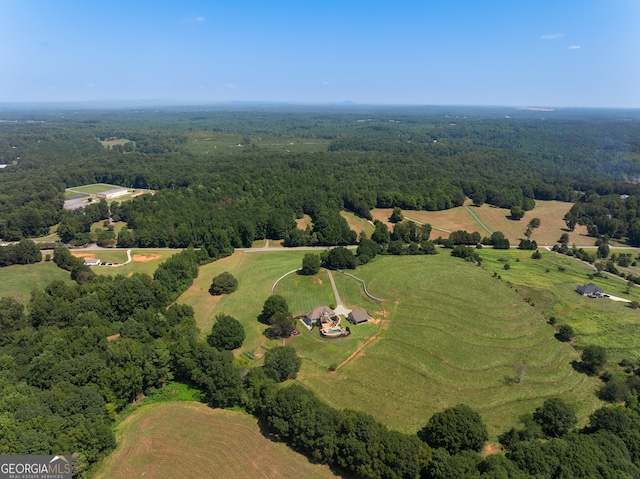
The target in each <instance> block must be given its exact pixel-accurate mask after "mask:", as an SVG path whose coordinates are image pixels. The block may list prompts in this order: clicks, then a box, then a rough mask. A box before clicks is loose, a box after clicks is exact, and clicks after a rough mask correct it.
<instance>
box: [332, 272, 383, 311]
mask: <svg viewBox="0 0 640 479" xmlns="http://www.w3.org/2000/svg"><path fill="white" fill-rule="evenodd" d="M336 271H339V272H341V273H342V274H344V275H345V276H349V277H350V278H353V279H355V280H356V281H360V282H361V283H362V287H363V288H364V294H366V295H367V296H368V297H369V298H371V299H373V300H374V301H377V302H378V303H382V300H381V299H380V298H376V297H375V296H373V295H372V294H370V293H369V291H367V284H366V283H365V282H364V280H363V279H360V278H358V277H357V276H354V275H352V274H349V273H345V272H344V271H342V270H341V269H337V270H336Z"/></svg>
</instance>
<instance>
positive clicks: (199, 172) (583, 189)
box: [0, 107, 640, 251]
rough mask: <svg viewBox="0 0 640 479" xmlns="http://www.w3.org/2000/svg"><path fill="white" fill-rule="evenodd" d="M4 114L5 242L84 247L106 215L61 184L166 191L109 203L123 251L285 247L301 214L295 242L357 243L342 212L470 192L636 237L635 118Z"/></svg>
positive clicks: (277, 111)
mask: <svg viewBox="0 0 640 479" xmlns="http://www.w3.org/2000/svg"><path fill="white" fill-rule="evenodd" d="M447 111H448V112H447ZM500 113H502V115H501V114H500ZM3 116H4V117H5V118H7V120H5V121H4V122H2V123H0V163H4V164H6V165H8V166H7V167H6V168H4V169H2V170H0V190H1V191H2V193H1V194H0V238H3V239H5V240H12V241H15V240H18V239H20V238H23V237H35V236H41V235H44V234H46V233H47V232H48V228H49V227H50V226H52V225H54V224H57V223H60V225H61V227H62V231H63V232H64V233H65V238H64V240H65V241H67V242H75V243H76V244H82V243H83V242H84V241H86V232H87V230H88V227H89V225H90V223H91V222H92V221H95V220H96V219H97V218H100V217H101V216H104V214H105V213H104V212H102V215H101V212H100V211H95V210H93V211H88V210H86V209H85V210H86V211H75V212H68V211H65V210H64V209H63V207H62V205H63V199H64V196H63V195H64V189H65V188H68V187H73V186H78V185H82V184H90V183H97V182H103V183H110V184H117V185H122V186H126V187H133V188H151V189H154V190H156V194H155V196H153V197H150V196H141V197H139V198H136V199H134V200H133V201H130V202H123V203H121V204H120V205H118V204H115V205H113V206H112V210H113V211H112V213H113V214H114V215H115V217H116V218H117V219H122V220H125V221H127V223H128V228H129V230H128V232H127V233H130V234H129V236H125V235H122V237H121V238H118V240H119V241H120V243H121V245H122V246H129V245H137V246H158V247H161V246H168V247H186V246H188V245H192V246H194V247H199V246H204V247H206V248H209V249H211V250H217V251H227V250H229V249H230V248H233V247H239V246H248V245H250V244H251V242H252V241H253V240H256V239H262V238H274V239H276V238H277V239H282V238H285V237H286V236H287V234H288V233H289V232H291V231H292V230H293V229H294V220H295V218H299V217H301V216H302V215H303V214H308V215H310V216H311V217H312V219H313V224H314V227H313V229H312V231H308V232H306V233H307V234H306V235H305V237H303V238H297V239H296V241H298V242H299V244H326V245H339V244H349V243H351V244H353V243H354V242H355V238H354V236H353V234H351V233H350V232H349V231H348V228H346V229H345V227H346V223H345V222H344V221H343V220H342V219H341V218H340V217H339V215H338V211H339V210H341V209H347V210H350V211H352V212H354V213H356V214H358V215H360V216H362V217H364V218H369V219H370V218H371V216H370V213H369V211H370V210H371V209H372V208H374V207H393V206H398V207H400V208H402V209H425V210H442V209H448V208H451V207H454V206H458V205H461V204H462V203H463V201H464V200H465V198H466V197H470V198H472V199H473V201H474V202H475V203H476V204H482V203H485V202H486V203H489V204H493V205H496V206H500V207H507V208H511V207H519V208H522V209H523V210H530V209H532V208H534V207H535V200H537V199H541V200H550V199H557V200H561V201H569V202H576V201H580V202H582V203H584V204H586V205H591V204H592V203H594V202H595V203H594V206H593V207H592V206H589V207H588V208H583V209H582V210H577V211H575V212H574V213H575V214H574V215H573V216H572V217H570V218H569V220H571V221H575V222H583V223H585V224H590V225H591V224H595V225H597V226H598V228H597V233H599V234H608V235H609V236H611V237H612V236H616V237H625V236H627V235H632V236H633V231H635V230H634V227H635V229H636V230H639V231H640V226H638V225H636V224H635V223H636V221H635V220H636V216H635V215H636V208H635V207H634V205H635V204H636V200H637V199H636V198H635V195H636V194H637V193H638V186H637V180H638V179H639V178H640V133H639V132H638V123H639V122H640V118H638V117H637V114H635V113H634V112H627V111H606V110H605V111H597V110H594V111H584V112H580V111H571V110H567V111H559V112H544V114H543V112H530V111H519V110H508V109H504V111H502V110H497V111H496V110H483V109H473V108H471V109H461V108H450V109H449V110H445V111H442V109H438V110H436V109H429V108H422V109H420V108H408V107H407V108H368V109H365V108H356V107H344V108H328V107H326V108H317V109H315V110H310V109H307V110H305V109H303V108H301V107H297V108H296V107H289V108H287V107H270V108H268V107H264V108H262V109H258V110H249V111H242V110H241V109H238V110H225V109H218V110H211V111H208V110H199V111H169V110H167V111H162V112H158V111H136V112H115V111H114V112H89V111H80V112H57V113H53V112H46V113H45V112H38V111H29V112H21V113H9V112H5V113H4V114H3ZM9 119H10V121H9ZM110 139H117V140H121V141H119V142H116V143H115V144H113V145H109V144H108V141H109V140H110ZM100 141H103V142H107V143H106V146H103V144H101V143H100ZM620 195H630V197H631V198H630V201H629V199H628V200H625V201H626V204H627V205H628V206H625V207H624V208H622V207H621V206H620V205H617V206H616V205H615V204H613V203H615V202H614V201H613V200H614V199H615V198H614V196H616V197H618V198H620ZM602 198H609V199H604V200H603V199H602ZM620 201H623V200H619V202H620ZM598 202H600V203H598ZM603 202H604V203H606V204H604V205H602V204H601V203H603ZM595 207H597V211H593V209H594V208H595ZM621 209H624V210H625V211H624V214H623V212H621V211H620V210H621ZM609 216H611V217H612V218H609ZM604 218H607V219H613V220H614V221H609V222H607V221H605V220H604ZM605 223H607V224H605ZM609 223H612V224H609ZM574 224H575V223H574ZM592 231H594V232H596V230H595V229H592ZM636 236H637V235H636ZM632 241H637V239H633V238H632Z"/></svg>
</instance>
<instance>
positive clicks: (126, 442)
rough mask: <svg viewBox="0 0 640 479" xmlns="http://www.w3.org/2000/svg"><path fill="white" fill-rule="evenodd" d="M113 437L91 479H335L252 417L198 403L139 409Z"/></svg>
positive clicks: (176, 403) (159, 404) (327, 471)
mask: <svg viewBox="0 0 640 479" xmlns="http://www.w3.org/2000/svg"><path fill="white" fill-rule="evenodd" d="M116 438H117V441H118V446H117V447H116V449H115V451H113V453H111V454H110V455H109V456H108V457H107V458H106V459H105V460H104V462H103V463H102V464H101V465H100V467H99V469H98V470H97V472H96V474H95V476H94V477H95V479H107V478H108V479H120V478H121V479H125V478H131V477H154V478H176V477H199V478H214V477H233V478H239V479H240V478H246V479H260V478H265V479H266V478H272V477H278V478H292V479H293V478H299V477H305V478H312V479H315V478H317V479H327V478H334V477H337V476H335V475H334V474H333V473H332V472H331V469H329V467H328V466H323V465H318V464H311V463H310V462H309V461H308V460H307V459H306V458H305V457H304V456H302V455H301V454H298V453H296V452H294V451H293V450H292V449H291V448H289V447H288V446H287V445H286V444H283V443H278V442H275V441H271V440H269V439H268V438H266V437H265V436H264V435H263V434H262V433H261V432H260V427H259V426H258V423H257V420H256V419H255V418H254V417H252V416H249V415H246V414H243V413H240V412H235V411H225V410H221V409H212V408H210V407H208V406H206V405H204V404H201V403H197V402H169V403H155V404H149V405H145V406H142V407H141V408H140V409H138V410H137V411H135V412H134V413H132V414H131V416H129V417H128V418H127V419H125V420H124V421H123V422H122V423H121V424H120V425H119V426H118V430H117V431H116Z"/></svg>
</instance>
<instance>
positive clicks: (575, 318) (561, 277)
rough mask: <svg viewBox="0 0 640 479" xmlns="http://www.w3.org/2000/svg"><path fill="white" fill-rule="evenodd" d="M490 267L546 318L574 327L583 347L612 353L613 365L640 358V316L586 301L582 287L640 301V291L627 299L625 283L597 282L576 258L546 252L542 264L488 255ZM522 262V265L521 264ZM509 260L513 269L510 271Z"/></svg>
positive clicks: (526, 256) (519, 255) (522, 255)
mask: <svg viewBox="0 0 640 479" xmlns="http://www.w3.org/2000/svg"><path fill="white" fill-rule="evenodd" d="M481 254H482V257H483V258H485V261H484V266H485V268H487V270H488V271H491V272H496V273H498V274H500V275H501V276H502V279H503V280H505V281H508V282H510V283H512V284H513V285H514V286H515V287H516V288H517V289H519V291H520V292H521V293H522V294H523V295H524V296H528V297H530V298H531V299H532V301H533V302H534V304H536V308H539V309H540V310H541V311H543V313H544V315H545V316H546V317H551V316H554V317H555V318H556V319H557V321H558V323H559V324H569V325H570V326H571V327H572V328H574V330H575V331H576V334H577V338H576V344H577V346H579V347H581V346H586V345H590V344H596V345H600V346H604V347H606V348H607V350H608V351H609V354H610V356H611V360H612V361H620V360H621V359H623V358H634V359H640V345H639V344H638V342H637V340H636V339H635V338H637V337H638V334H640V311H639V310H633V309H631V308H629V307H628V305H627V303H619V302H615V301H611V300H608V299H592V298H584V297H582V296H580V295H579V294H578V293H576V287H577V286H578V285H581V284H585V283H594V284H596V285H598V286H600V287H601V288H602V289H604V291H605V292H606V293H609V294H611V295H614V296H618V297H622V298H625V299H629V300H635V301H638V302H640V288H637V287H634V288H632V289H631V292H630V294H626V292H625V290H626V287H627V283H626V281H625V280H624V279H622V278H618V277H613V276H610V275H602V277H596V278H593V277H591V275H592V274H593V270H592V269H591V267H589V266H587V265H585V264H582V263H580V262H578V261H576V260H575V259H573V258H571V257H568V256H562V255H559V254H555V253H551V252H548V251H542V259H540V260H533V259H531V254H530V252H525V251H504V252H500V251H489V250H484V251H483V252H482V253H481ZM517 259H520V261H516V260H517ZM506 261H508V263H509V265H510V269H509V270H508V271H506V270H504V265H505V264H506Z"/></svg>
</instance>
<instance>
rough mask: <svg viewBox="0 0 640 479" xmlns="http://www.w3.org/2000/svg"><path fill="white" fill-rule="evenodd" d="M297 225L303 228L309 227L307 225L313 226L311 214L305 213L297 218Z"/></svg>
mask: <svg viewBox="0 0 640 479" xmlns="http://www.w3.org/2000/svg"><path fill="white" fill-rule="evenodd" d="M296 226H297V227H298V228H299V229H301V230H305V229H307V226H313V222H312V221H311V216H309V215H303V216H302V218H298V219H296Z"/></svg>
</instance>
